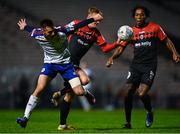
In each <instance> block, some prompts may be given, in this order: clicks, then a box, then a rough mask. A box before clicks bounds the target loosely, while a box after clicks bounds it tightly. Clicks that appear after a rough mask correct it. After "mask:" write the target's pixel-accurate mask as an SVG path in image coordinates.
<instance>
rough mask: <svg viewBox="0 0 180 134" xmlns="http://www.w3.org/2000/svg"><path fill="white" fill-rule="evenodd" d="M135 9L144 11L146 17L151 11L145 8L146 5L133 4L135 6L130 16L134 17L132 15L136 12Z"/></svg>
mask: <svg viewBox="0 0 180 134" xmlns="http://www.w3.org/2000/svg"><path fill="white" fill-rule="evenodd" d="M137 9H142V10H143V11H144V13H145V15H146V17H150V13H151V12H150V11H149V9H148V8H146V7H144V6H140V5H137V6H135V7H134V8H133V9H132V17H133V18H134V16H135V12H136V10H137Z"/></svg>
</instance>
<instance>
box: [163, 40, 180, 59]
mask: <svg viewBox="0 0 180 134" xmlns="http://www.w3.org/2000/svg"><path fill="white" fill-rule="evenodd" d="M165 43H166V46H167V48H168V49H169V51H171V52H172V56H173V60H174V61H175V62H179V61H180V55H179V54H178V52H177V51H176V48H175V46H174V44H173V42H172V41H171V40H170V39H169V38H168V37H167V38H166V40H165Z"/></svg>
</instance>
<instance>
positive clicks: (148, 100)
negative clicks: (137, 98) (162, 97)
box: [141, 94, 152, 112]
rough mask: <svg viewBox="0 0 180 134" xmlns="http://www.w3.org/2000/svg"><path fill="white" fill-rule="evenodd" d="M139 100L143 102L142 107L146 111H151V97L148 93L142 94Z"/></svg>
mask: <svg viewBox="0 0 180 134" xmlns="http://www.w3.org/2000/svg"><path fill="white" fill-rule="evenodd" d="M141 101H142V102H143V104H144V108H145V109H146V110H147V111H148V112H152V106H151V98H150V96H149V95H148V94H146V95H144V96H143V97H141Z"/></svg>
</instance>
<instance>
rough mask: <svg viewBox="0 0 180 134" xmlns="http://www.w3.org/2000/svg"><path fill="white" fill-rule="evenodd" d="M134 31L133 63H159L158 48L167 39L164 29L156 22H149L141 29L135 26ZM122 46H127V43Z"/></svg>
mask: <svg viewBox="0 0 180 134" xmlns="http://www.w3.org/2000/svg"><path fill="white" fill-rule="evenodd" d="M132 29H133V33H134V38H133V40H132V46H133V47H134V59H133V63H138V64H139V63H140V64H146V63H157V46H158V45H159V44H160V43H161V41H163V40H164V39H165V38H166V37H167V36H166V34H165V33H164V31H163V29H162V28H161V27H160V26H159V25H158V24H156V23H154V22H149V23H147V25H145V26H144V27H141V28H139V27H136V26H134V27H132ZM122 45H123V46H126V45H127V43H123V44H122Z"/></svg>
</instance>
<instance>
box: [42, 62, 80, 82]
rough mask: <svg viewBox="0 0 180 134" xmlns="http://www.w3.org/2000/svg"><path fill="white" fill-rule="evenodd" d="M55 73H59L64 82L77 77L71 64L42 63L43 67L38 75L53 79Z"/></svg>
mask: <svg viewBox="0 0 180 134" xmlns="http://www.w3.org/2000/svg"><path fill="white" fill-rule="evenodd" d="M57 73H60V74H61V76H62V78H63V79H64V80H65V81H69V80H71V79H73V78H76V77H78V76H77V75H76V72H75V69H74V67H73V64H72V63H68V64H54V63H44V66H43V68H42V70H41V73H40V74H44V75H47V76H50V77H51V78H54V77H55V76H56V75H57Z"/></svg>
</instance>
